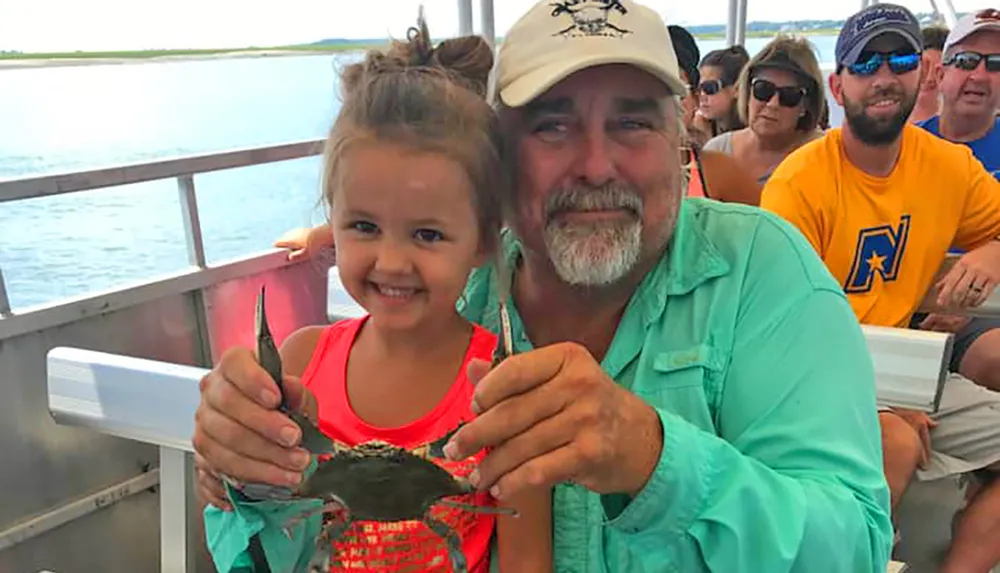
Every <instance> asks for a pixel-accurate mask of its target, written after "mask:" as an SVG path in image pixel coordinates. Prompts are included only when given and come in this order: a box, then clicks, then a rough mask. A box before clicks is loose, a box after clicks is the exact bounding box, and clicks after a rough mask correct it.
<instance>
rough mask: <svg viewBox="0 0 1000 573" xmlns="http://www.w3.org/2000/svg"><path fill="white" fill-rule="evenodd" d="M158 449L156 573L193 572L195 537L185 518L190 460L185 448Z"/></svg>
mask: <svg viewBox="0 0 1000 573" xmlns="http://www.w3.org/2000/svg"><path fill="white" fill-rule="evenodd" d="M159 449H160V573H194V571H195V556H196V555H197V551H196V549H197V541H196V536H195V528H194V527H192V524H191V523H190V522H189V521H188V518H189V516H188V508H189V507H191V504H192V502H193V501H194V488H193V487H192V486H193V484H192V482H193V478H194V461H193V458H192V456H191V454H189V453H187V452H184V451H181V450H176V449H173V448H167V447H163V446H160V448H159ZM190 517H191V519H192V520H193V519H194V518H195V517H196V516H193V515H192V516H190Z"/></svg>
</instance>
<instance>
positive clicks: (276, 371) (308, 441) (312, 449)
mask: <svg viewBox="0 0 1000 573" xmlns="http://www.w3.org/2000/svg"><path fill="white" fill-rule="evenodd" d="M264 290H265V287H263V286H262V287H260V294H259V295H257V316H256V321H255V330H256V335H257V360H258V361H259V362H260V365H261V367H262V368H263V369H264V370H265V371H266V372H267V373H268V374H269V375H270V376H271V379H272V380H274V383H275V384H277V385H278V392H279V393H280V394H281V403H280V404H279V405H278V409H279V410H281V411H282V412H284V413H285V414H287V415H288V417H290V418H291V419H292V421H293V422H295V424H296V425H298V426H299V428H300V429H301V430H302V443H301V445H302V447H303V448H305V449H306V450H307V451H309V453H311V454H313V455H316V454H332V453H335V452H336V451H337V450H336V446H334V443H333V441H332V440H330V438H327V437H326V436H325V435H324V434H323V433H322V432H320V431H319V428H317V427H316V425H315V424H313V423H312V422H311V421H310V420H309V419H308V418H306V417H305V416H304V415H303V414H301V413H299V412H293V411H292V410H291V408H289V407H288V397H287V396H286V395H285V387H284V385H283V384H282V378H283V369H282V367H281V354H280V353H279V352H278V345H277V344H275V342H274V336H272V335H271V329H270V327H269V326H268V324H267V313H266V312H265V310H264Z"/></svg>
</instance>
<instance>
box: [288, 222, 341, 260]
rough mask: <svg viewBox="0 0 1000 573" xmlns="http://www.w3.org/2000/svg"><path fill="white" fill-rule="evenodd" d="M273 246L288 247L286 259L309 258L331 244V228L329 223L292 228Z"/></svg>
mask: <svg viewBox="0 0 1000 573" xmlns="http://www.w3.org/2000/svg"><path fill="white" fill-rule="evenodd" d="M274 246H275V247H277V248H279V249H288V250H289V251H291V252H290V253H289V254H288V260H290V261H296V260H299V259H303V258H305V259H311V258H312V257H315V256H316V255H317V254H318V253H319V252H320V251H322V250H323V249H326V248H329V247H332V246H333V229H332V228H331V227H330V224H329V223H323V224H322V225H317V226H315V227H312V228H302V229H292V230H291V231H288V232H287V233H285V234H284V235H282V236H281V237H280V238H279V239H278V240H277V241H275V242H274Z"/></svg>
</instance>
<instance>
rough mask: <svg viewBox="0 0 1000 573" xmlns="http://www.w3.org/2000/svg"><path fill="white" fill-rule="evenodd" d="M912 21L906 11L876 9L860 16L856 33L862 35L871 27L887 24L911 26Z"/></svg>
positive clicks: (855, 23)
mask: <svg viewBox="0 0 1000 573" xmlns="http://www.w3.org/2000/svg"><path fill="white" fill-rule="evenodd" d="M912 21H913V20H912V19H911V18H910V14H909V12H907V11H905V10H901V9H899V8H876V9H875V10H872V11H870V12H868V13H865V14H861V15H860V16H858V19H857V21H856V22H854V33H855V34H860V33H861V32H864V31H865V29H866V28H868V27H869V26H878V25H880V24H885V23H887V22H899V23H900V24H910V23H911V22H912Z"/></svg>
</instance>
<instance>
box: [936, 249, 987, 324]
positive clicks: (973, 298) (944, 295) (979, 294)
mask: <svg viewBox="0 0 1000 573" xmlns="http://www.w3.org/2000/svg"><path fill="white" fill-rule="evenodd" d="M998 282H1000V241H990V242H989V243H987V244H985V245H983V246H981V247H979V248H978V249H975V250H972V251H969V252H968V253H965V254H964V255H962V257H961V258H959V259H958V261H957V262H956V263H955V266H954V267H952V268H951V270H950V271H948V274H946V275H945V276H944V278H943V279H941V281H940V282H938V284H937V287H938V289H940V290H939V291H938V297H937V303H938V304H939V305H941V306H944V307H948V306H958V307H963V308H965V307H973V306H979V305H981V304H983V302H984V301H985V300H986V299H987V298H988V297H989V296H990V294H992V293H993V289H994V288H995V287H996V285H997V283H998Z"/></svg>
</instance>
